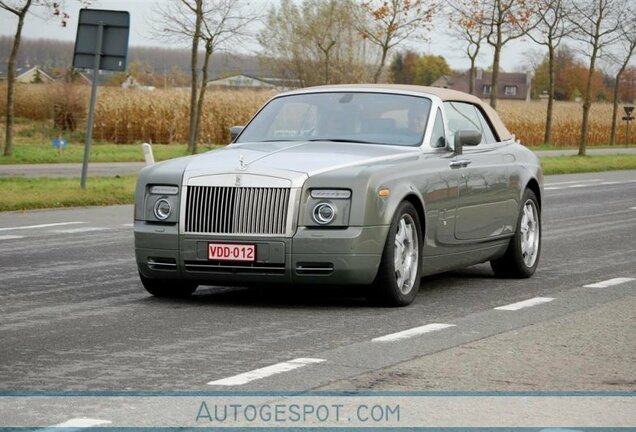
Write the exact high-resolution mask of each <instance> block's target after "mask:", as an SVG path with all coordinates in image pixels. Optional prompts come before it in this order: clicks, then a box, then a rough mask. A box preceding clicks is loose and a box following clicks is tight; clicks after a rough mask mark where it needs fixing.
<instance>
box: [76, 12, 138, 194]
mask: <svg viewBox="0 0 636 432" xmlns="http://www.w3.org/2000/svg"><path fill="white" fill-rule="evenodd" d="M129 32H130V14H129V13H128V12H126V11H111V10H102V9H82V10H80V16H79V21H78V24H77V37H76V38H75V52H74V55H73V67H75V68H80V69H91V68H92V70H93V82H92V85H91V100H90V104H89V109H88V122H87V124H86V140H85V142H84V162H83V164H82V178H81V183H80V184H81V186H82V189H86V177H87V175H88V161H89V156H90V146H91V138H92V136H93V122H94V118H95V99H96V98H97V80H98V74H99V71H100V70H109V71H125V70H126V67H127V60H128V36H129Z"/></svg>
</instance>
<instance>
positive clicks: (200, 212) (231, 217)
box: [185, 186, 290, 235]
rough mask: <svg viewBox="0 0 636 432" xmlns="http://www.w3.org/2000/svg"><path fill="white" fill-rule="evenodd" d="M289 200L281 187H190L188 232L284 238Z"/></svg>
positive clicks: (186, 220) (187, 200) (187, 210)
mask: <svg viewBox="0 0 636 432" xmlns="http://www.w3.org/2000/svg"><path fill="white" fill-rule="evenodd" d="M289 197H290V189H289V188H282V187H272V188H267V187H229V186H188V187H187V193H186V203H185V211H186V214H185V231H186V232H189V233H211V234H257V235H284V234H285V233H286V228H287V209H288V208H289Z"/></svg>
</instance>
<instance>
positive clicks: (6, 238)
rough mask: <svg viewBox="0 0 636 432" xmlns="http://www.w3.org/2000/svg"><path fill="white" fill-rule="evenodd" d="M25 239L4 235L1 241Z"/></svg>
mask: <svg viewBox="0 0 636 432" xmlns="http://www.w3.org/2000/svg"><path fill="white" fill-rule="evenodd" d="M21 238H24V236H17V235H2V236H0V240H18V239H21Z"/></svg>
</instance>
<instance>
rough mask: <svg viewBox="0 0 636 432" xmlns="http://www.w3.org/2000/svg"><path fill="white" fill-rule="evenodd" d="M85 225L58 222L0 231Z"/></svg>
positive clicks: (0, 229) (8, 229)
mask: <svg viewBox="0 0 636 432" xmlns="http://www.w3.org/2000/svg"><path fill="white" fill-rule="evenodd" d="M85 223H86V222H58V223H50V224H40V225H27V226H17V227H7V228H0V231H13V230H24V229H34V228H50V227H54V226H64V225H78V224H85Z"/></svg>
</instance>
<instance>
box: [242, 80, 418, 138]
mask: <svg viewBox="0 0 636 432" xmlns="http://www.w3.org/2000/svg"><path fill="white" fill-rule="evenodd" d="M430 108H431V101H430V99H427V98H424V97H416V96H405V95H395V94H382V93H344V92H334V93H309V94H299V95H290V96H283V97H279V98H276V99H274V100H272V101H270V102H269V103H268V104H267V105H266V106H265V107H264V108H263V109H262V110H261V111H260V112H259V113H258V114H257V115H256V117H254V119H253V120H252V121H251V122H250V124H249V125H248V126H247V127H246V128H245V130H244V131H243V132H242V133H241V135H240V136H239V138H238V140H237V142H239V143H244V142H264V141H336V142H356V143H367V144H389V145H401V146H419V145H420V144H421V143H422V140H423V137H424V132H425V130H426V122H427V120H428V116H429V111H430Z"/></svg>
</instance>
